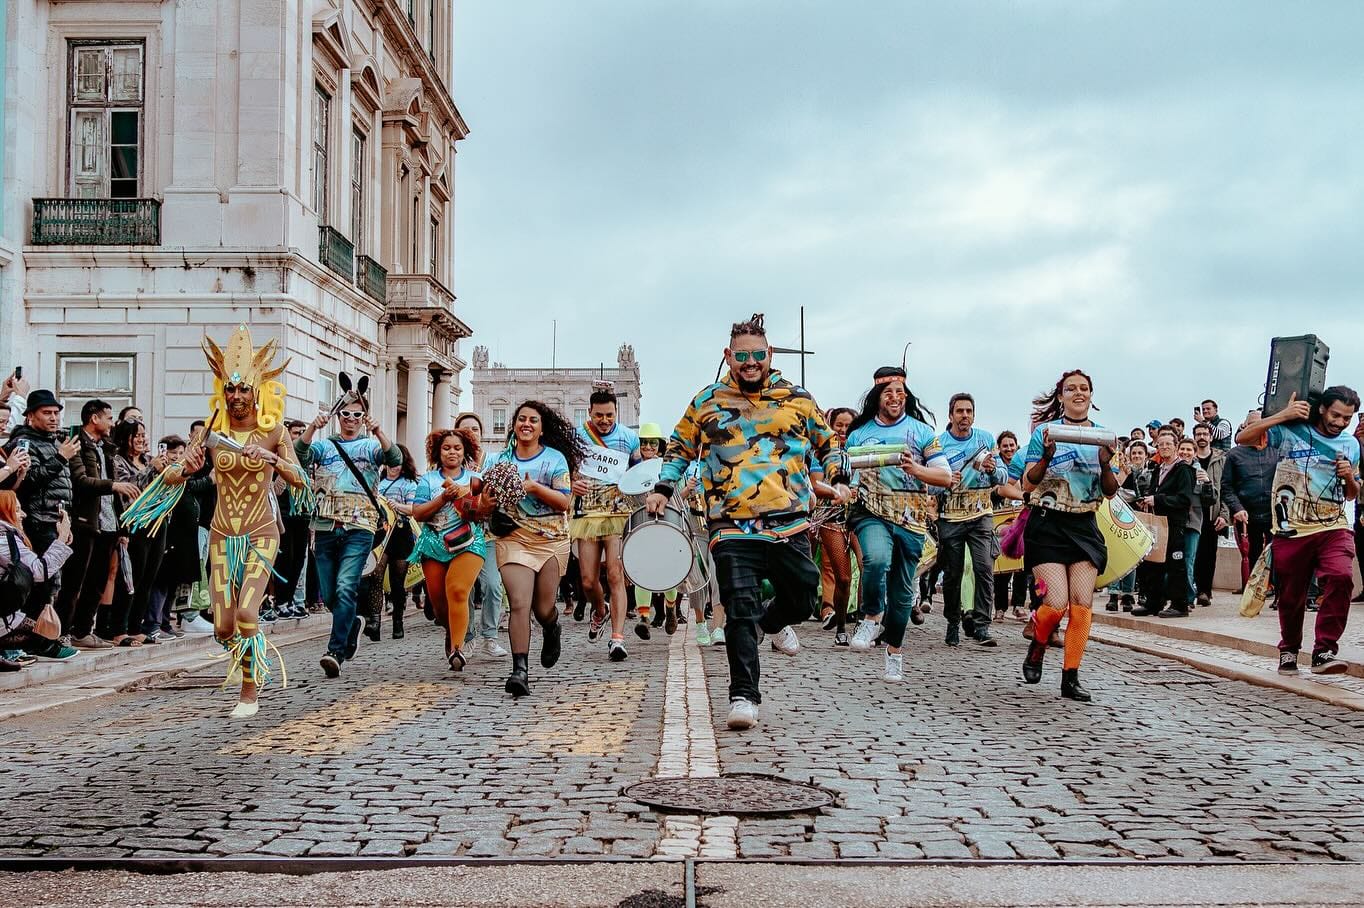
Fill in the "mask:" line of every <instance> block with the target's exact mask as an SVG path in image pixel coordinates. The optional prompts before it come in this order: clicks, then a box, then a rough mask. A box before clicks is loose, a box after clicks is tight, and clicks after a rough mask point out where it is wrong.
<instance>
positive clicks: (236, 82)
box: [0, 0, 470, 441]
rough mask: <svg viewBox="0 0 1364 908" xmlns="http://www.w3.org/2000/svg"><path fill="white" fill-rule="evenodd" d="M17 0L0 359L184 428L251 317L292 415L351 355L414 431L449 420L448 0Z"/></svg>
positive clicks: (451, 136)
mask: <svg viewBox="0 0 1364 908" xmlns="http://www.w3.org/2000/svg"><path fill="white" fill-rule="evenodd" d="M7 2H8V21H7V22H6V23H5V24H6V43H7V52H8V53H7V60H6V74H5V75H6V78H5V80H4V120H3V122H4V125H5V139H4V141H5V148H4V155H3V162H4V165H3V166H4V195H3V216H2V217H0V263H2V265H3V271H2V272H0V293H3V295H0V369H5V368H6V367H7V365H8V364H12V363H22V364H23V365H24V366H25V377H26V378H28V379H29V380H30V382H31V384H32V386H33V387H34V388H40V387H49V388H53V389H54V390H56V392H57V394H58V396H59V397H61V398H62V399H63V400H64V401H65V402H66V403H67V406H68V412H67V421H69V422H74V421H75V417H74V414H73V413H72V412H71V408H73V407H76V408H78V407H79V405H80V403H81V402H83V401H84V400H86V399H89V398H91V397H96V396H97V397H102V398H104V399H106V400H109V401H110V402H111V403H113V404H114V405H115V406H119V405H121V404H123V403H127V402H136V403H137V404H138V405H139V406H141V407H142V408H143V410H144V412H145V413H146V415H147V416H148V418H149V420H150V424H151V429H152V431H153V433H154V434H159V433H161V432H163V431H179V432H183V431H185V430H186V429H187V428H188V425H189V423H190V421H191V420H193V419H195V418H201V417H204V416H206V415H207V414H206V413H205V412H204V409H205V402H206V394H207V392H208V391H209V389H210V384H209V374H208V372H207V370H206V368H205V364H204V358H203V355H202V354H201V353H200V352H199V345H200V340H201V338H202V337H203V335H204V334H205V333H208V334H210V335H211V336H214V337H216V338H219V339H222V338H225V337H226V336H227V334H228V333H230V331H231V330H232V329H233V328H234V327H235V326H236V325H237V324H239V323H246V324H248V325H249V326H250V327H251V329H252V334H253V336H254V338H255V339H256V342H257V343H261V342H264V341H265V339H266V338H269V337H274V338H276V339H278V340H279V341H280V344H281V346H282V347H283V348H284V349H285V350H286V351H287V353H288V355H289V356H291V357H292V364H291V365H290V367H289V370H288V372H287V373H286V375H285V376H284V378H283V380H284V382H285V385H286V387H287V388H288V391H289V396H290V399H289V404H288V411H287V412H288V414H289V415H291V416H297V417H300V418H307V417H310V416H311V415H312V414H313V413H315V412H316V410H317V407H318V406H319V405H321V404H327V405H330V403H331V402H332V400H333V398H334V396H335V393H336V384H337V375H338V373H340V372H342V371H345V372H348V373H350V374H351V375H353V376H358V375H360V374H366V375H370V376H371V386H372V388H373V389H374V391H373V398H372V401H373V404H374V407H375V409H376V411H378V412H379V413H380V414H381V419H382V421H383V423H384V424H385V425H386V426H387V427H389V428H390V430H394V429H396V432H397V437H398V438H400V439H406V440H408V441H411V440H412V439H414V438H420V437H421V436H423V435H424V434H425V432H426V431H427V430H428V428H429V426H430V425H431V424H432V421H433V420H434V421H435V422H444V421H447V420H448V419H449V417H450V414H451V412H452V410H453V406H454V402H455V401H456V400H458V397H459V393H460V388H459V374H460V371H461V370H462V369H463V367H464V363H463V362H462V360H461V359H460V355H459V341H460V339H461V338H463V337H468V336H469V334H470V331H469V328H468V327H467V326H466V325H465V324H464V323H463V322H462V321H460V319H459V318H458V317H457V316H456V314H455V309H454V295H453V293H452V292H451V291H450V289H449V287H450V285H451V283H452V280H451V274H450V267H451V252H452V248H453V243H454V230H453V224H454V218H453V213H454V192H455V143H456V142H458V141H459V140H460V139H463V138H464V137H465V135H467V133H468V128H467V126H466V125H465V123H464V120H463V119H462V117H461V116H460V113H459V111H458V109H456V107H455V104H454V101H453V99H452V97H451V95H450V91H449V88H448V86H449V84H450V78H451V65H452V35H453V24H452V21H451V12H452V0H212V2H209V0H79V2H75V0H7ZM6 250H8V255H6ZM6 259H8V260H7V261H6Z"/></svg>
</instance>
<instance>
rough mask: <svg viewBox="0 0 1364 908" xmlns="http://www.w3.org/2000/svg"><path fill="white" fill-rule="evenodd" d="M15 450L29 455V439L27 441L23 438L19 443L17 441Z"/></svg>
mask: <svg viewBox="0 0 1364 908" xmlns="http://www.w3.org/2000/svg"><path fill="white" fill-rule="evenodd" d="M14 450H16V451H23V452H24V453H25V454H27V453H28V439H27V438H21V439H19V440H18V441H16V442H15V443H14Z"/></svg>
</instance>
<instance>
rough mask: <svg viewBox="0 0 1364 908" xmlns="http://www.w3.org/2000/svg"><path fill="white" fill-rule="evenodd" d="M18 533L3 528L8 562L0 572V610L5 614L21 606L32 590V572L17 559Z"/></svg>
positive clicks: (15, 610) (11, 612)
mask: <svg viewBox="0 0 1364 908" xmlns="http://www.w3.org/2000/svg"><path fill="white" fill-rule="evenodd" d="M18 535H19V534H18V533H16V532H15V531H14V530H11V529H8V528H7V529H6V530H5V536H6V542H8V544H9V555H10V564H9V567H7V568H5V571H4V573H3V574H0V611H3V613H4V614H7V615H8V614H13V613H14V612H17V611H18V610H19V609H21V608H23V607H24V603H25V602H27V601H28V594H29V593H30V592H31V591H32V590H33V572H32V571H30V570H29V569H28V568H27V567H25V566H24V563H23V562H22V561H21V560H19V541H18Z"/></svg>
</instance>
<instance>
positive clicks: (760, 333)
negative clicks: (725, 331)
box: [729, 312, 767, 341]
mask: <svg viewBox="0 0 1364 908" xmlns="http://www.w3.org/2000/svg"><path fill="white" fill-rule="evenodd" d="M745 334H751V335H753V336H754V337H763V338H765V337H767V329H766V328H764V327H763V314H762V313H761V312H755V313H753V315H752V317H750V318H749V320H748V321H746V322H735V323H734V326H733V327H732V328H730V329H729V339H730V340H731V341H732V340H734V339H735V338H736V337H743V336H744V335H745Z"/></svg>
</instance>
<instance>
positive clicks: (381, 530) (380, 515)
mask: <svg viewBox="0 0 1364 908" xmlns="http://www.w3.org/2000/svg"><path fill="white" fill-rule="evenodd" d="M332 446H333V447H334V448H336V453H337V454H340V455H341V459H342V460H344V461H345V462H346V466H348V467H350V472H351V475H352V476H354V477H355V481H356V482H357V483H359V484H360V488H362V489H364V490H365V494H366V495H368V496H369V503H370V504H372V505H374V512H375V514H376V515H377V518H376V519H377V520H378V524H377V525H376V527H375V529H374V536H375V538H376V539H377V538H379V537H381V536H383V535H384V534H385V531H386V529H387V527H386V526H385V524H387V522H388V521H387V520H386V518H385V514H384V509H383V508H381V507H380V506H379V499H378V498H376V497H375V495H374V490H373V489H371V488H370V487H369V484H368V483H367V482H365V476H364V474H363V473H361V472H360V468H359V467H357V466H356V465H355V461H353V460H351V459H350V455H349V454H347V453H346V449H345V448H343V447H341V445H340V443H339V442H338V441H337V440H336V439H334V438H333V439H332Z"/></svg>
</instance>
